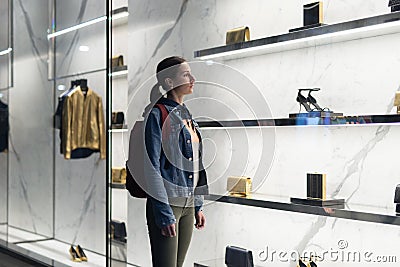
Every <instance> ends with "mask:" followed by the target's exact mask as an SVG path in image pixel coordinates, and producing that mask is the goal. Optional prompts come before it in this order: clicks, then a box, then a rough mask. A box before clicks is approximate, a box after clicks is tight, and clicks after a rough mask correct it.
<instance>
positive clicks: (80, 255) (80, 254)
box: [76, 245, 87, 261]
mask: <svg viewBox="0 0 400 267" xmlns="http://www.w3.org/2000/svg"><path fill="white" fill-rule="evenodd" d="M76 252H77V253H78V255H79V258H80V259H81V261H87V257H86V254H85V252H83V249H82V248H81V246H79V245H78V246H77V247H76Z"/></svg>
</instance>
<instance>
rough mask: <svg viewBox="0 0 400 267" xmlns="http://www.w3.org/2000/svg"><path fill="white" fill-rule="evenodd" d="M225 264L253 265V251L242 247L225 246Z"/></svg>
mask: <svg viewBox="0 0 400 267" xmlns="http://www.w3.org/2000/svg"><path fill="white" fill-rule="evenodd" d="M225 264H226V266H228V267H254V263H253V253H252V252H251V250H247V249H244V248H240V247H235V246H227V247H226V250H225Z"/></svg>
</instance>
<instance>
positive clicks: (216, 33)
mask: <svg viewBox="0 0 400 267" xmlns="http://www.w3.org/2000/svg"><path fill="white" fill-rule="evenodd" d="M308 2H309V1H305V0H304V1H289V0H285V1H278V0H273V1H252V3H247V2H246V3H243V1H176V0H170V1H156V0H154V1H133V0H132V1H129V6H130V8H131V7H134V9H133V10H140V12H137V15H136V16H131V17H130V19H129V33H130V38H129V47H130V48H131V47H134V49H130V50H129V58H130V62H135V65H134V66H130V72H129V76H128V78H129V102H128V111H129V112H128V113H129V115H130V116H129V118H130V119H129V120H130V121H129V123H128V124H130V125H133V122H134V121H135V120H136V119H138V118H140V114H141V111H142V110H143V108H144V107H145V106H146V104H147V102H148V94H149V91H150V89H151V87H152V85H153V84H154V83H155V79H154V73H155V68H156V65H157V63H158V62H159V61H160V60H161V59H163V58H164V57H167V56H171V55H181V56H184V57H186V58H187V59H188V60H192V59H193V51H195V50H200V49H204V48H209V47H214V46H220V45H223V44H224V43H225V33H226V31H227V30H228V29H232V28H235V27H238V26H242V25H247V26H249V27H250V30H251V39H257V38H262V37H267V36H272V35H276V34H282V33H287V32H288V30H289V29H291V28H296V27H299V26H301V25H302V5H303V4H305V3H308ZM388 12H389V8H388V7H387V1H384V0H379V1H372V0H368V1H361V0H357V1H332V0H326V1H324V15H325V23H327V24H334V23H338V22H343V21H347V20H353V19H358V18H364V17H368V16H375V15H380V14H384V13H388ZM399 38H400V34H390V35H385V36H379V37H372V38H366V39H361V40H353V41H347V42H343V43H335V44H329V45H324V46H317V47H310V48H304V49H298V50H293V51H286V52H282V53H274V54H268V55H261V56H257V57H251V58H243V59H239V60H229V61H226V62H222V63H225V64H227V65H228V67H227V68H226V69H221V70H219V71H217V72H210V71H209V69H201V68H199V69H196V70H195V71H197V72H194V75H195V76H196V77H197V78H198V81H207V80H208V81H215V79H218V78H219V79H218V80H217V81H218V83H220V84H221V85H225V86H226V87H227V88H229V89H232V91H234V92H238V94H239V96H241V97H242V99H250V100H249V101H247V102H248V103H252V104H251V105H249V106H250V107H252V108H254V109H257V111H258V113H257V112H256V114H260V113H261V114H263V112H264V114H263V115H264V116H268V115H272V117H275V118H285V117H288V114H289V113H294V112H298V109H299V105H298V103H296V95H297V89H298V88H302V87H321V88H322V90H321V91H320V92H316V93H314V97H316V98H317V100H318V102H319V103H320V105H321V106H323V107H329V108H331V109H333V110H334V111H337V112H343V113H345V114H346V115H362V114H388V113H394V109H393V107H392V105H393V97H394V93H395V91H397V90H398V88H399V81H398V78H397V74H396V70H397V69H399V67H400V66H399V62H400V60H399V55H398V53H393V51H397V45H396V44H397V43H398V41H399ZM229 68H233V69H235V70H237V75H236V76H235V75H232V74H231V75H227V73H229V71H228V69H229ZM210 69H211V67H210ZM207 71H208V72H207ZM238 75H241V76H243V77H244V78H243V79H241V80H239V81H238V78H237V77H238ZM246 80H248V81H251V83H252V84H253V85H252V86H253V87H254V88H250V89H249V86H246V85H248V84H250V83H246ZM238 84H239V85H242V86H237V85H238ZM260 95H261V96H262V97H263V98H264V99H265V102H266V103H267V104H266V105H265V107H264V106H260V104H258V102H257V100H258V101H259V100H260V97H257V96H260ZM204 96H207V97H208V99H207V100H204V99H202V97H204ZM187 99H188V100H189V101H188V102H189V103H188V104H189V107H190V108H191V110H193V113H194V115H195V116H196V117H202V116H203V117H208V118H214V119H237V118H248V117H249V116H250V114H251V113H249V110H248V109H246V108H245V107H246V106H245V105H244V104H243V103H245V101H238V99H237V98H235V97H232V95H230V94H229V93H228V90H225V91H223V92H221V90H216V89H215V87H213V86H210V85H204V84H202V83H198V84H196V87H195V93H194V94H193V95H192V96H191V97H188V98H187ZM252 101H253V102H252ZM253 103H254V104H253ZM224 105H225V106H226V107H225V108H223V107H224ZM204 106H206V107H207V108H206V110H204V108H202V107H204ZM232 107H233V108H232ZM263 108H264V110H263ZM268 110H270V112H268ZM399 130H400V128H399V127H398V126H395V125H390V126H389V125H383V126H382V125H374V126H350V125H349V126H331V127H280V128H276V129H274V128H262V129H261V130H260V129H246V131H245V132H246V135H247V136H248V137H247V140H246V138H244V137H243V138H242V137H241V136H242V135H243V131H244V130H241V129H204V130H203V131H202V132H203V135H204V136H205V137H206V139H207V142H205V150H207V152H206V160H208V161H209V163H210V166H209V168H208V173H209V176H210V180H211V181H213V182H214V180H215V182H214V183H213V184H212V190H215V191H217V192H220V191H223V189H224V183H225V181H224V179H216V177H219V176H221V177H226V176H227V175H229V174H232V175H236V174H238V173H243V174H246V175H251V176H253V175H254V176H253V177H254V178H255V179H261V178H260V177H262V178H265V176H266V175H267V174H268V176H267V177H266V180H265V182H264V183H263V185H262V186H261V187H260V188H259V189H258V192H262V193H266V194H274V195H281V196H287V197H289V196H295V195H296V196H303V195H304V194H305V175H306V173H307V172H314V171H320V172H326V173H327V174H328V177H327V178H328V196H330V197H344V198H346V199H347V200H348V201H349V203H359V204H365V205H371V206H377V207H389V208H393V203H392V201H393V193H394V187H395V185H396V184H397V183H398V180H399V177H398V174H397V172H396V165H395V162H396V161H395V155H396V154H395V153H396V152H395V151H397V146H398V145H397V143H398V142H396V139H395V138H396V137H397V136H398V133H397V132H398V131H399ZM260 133H261V135H260ZM240 140H246V142H244V141H242V142H240ZM238 141H239V142H238ZM260 143H261V144H263V145H260ZM271 143H272V144H271ZM265 144H267V145H265ZM272 147H274V148H275V149H276V150H275V152H274V150H273V149H272ZM207 153H208V154H207ZM264 154H265V155H266V156H265V157H266V158H263V156H264ZM239 156H240V157H241V158H240V157H239ZM245 157H246V158H248V159H249V160H248V164H247V165H246V164H245V165H243V158H245ZM272 158H273V159H274V161H273V164H272V165H271V164H269V162H268V160H270V161H272ZM265 159H268V160H265ZM260 162H261V163H262V164H264V165H260ZM229 166H233V167H229ZM227 167H228V171H227ZM270 168H271V169H270ZM269 170H270V172H268V171H269ZM261 180H263V179H261ZM378 184H379V186H378ZM128 209H129V210H128V262H131V263H137V264H140V265H144V266H147V265H149V264H150V249H149V241H148V237H147V229H146V222H145V216H144V201H141V200H135V199H132V198H131V199H130V200H129V201H128ZM205 213H206V215H207V219H208V223H207V227H206V229H205V230H204V231H202V232H200V231H195V232H194V237H193V242H192V244H191V248H190V251H189V253H188V256H187V261H186V263H185V266H192V264H193V262H194V261H198V260H207V259H212V258H217V257H219V258H220V257H223V256H224V249H225V246H226V245H228V244H231V245H238V246H243V247H246V248H249V249H252V250H253V253H254V256H255V261H256V263H258V264H261V266H269V265H271V263H268V262H267V263H268V264H267V263H266V262H261V260H260V259H259V258H258V257H257V256H258V255H257V252H259V251H260V250H261V249H263V248H265V246H266V245H268V246H270V247H271V248H273V249H276V250H290V249H296V250H297V251H299V252H303V251H306V250H311V249H320V250H323V249H326V250H329V249H330V248H332V249H337V245H338V242H339V240H346V241H347V242H348V244H349V249H354V250H364V251H366V250H368V251H371V252H374V253H375V254H378V255H379V254H381V255H383V254H384V255H392V254H393V255H396V253H397V252H396V251H395V249H394V247H396V246H395V243H396V240H397V239H398V236H399V229H398V227H394V226H388V225H383V224H373V223H363V222H358V221H350V220H344V219H332V218H326V217H320V216H314V215H306V214H297V213H289V212H283V211H272V210H267V209H260V208H251V207H240V206H234V205H228V204H214V205H208V206H207V207H206V209H205ZM382 243H385V244H386V243H387V244H389V245H388V247H386V246H382V245H381V244H382ZM143 244H145V245H143ZM392 248H393V249H392ZM398 256H399V255H397V257H398ZM273 264H274V266H292V267H294V266H295V264H293V263H289V262H286V263H285V262H274V263H273ZM354 264H355V263H349V262H332V261H329V262H328V261H327V262H324V263H323V266H348V265H352V266H353V265H354ZM363 264H364V265H363ZM321 266H322V263H321ZM358 266H365V262H364V263H358ZM388 266H389V265H388ZM390 266H393V265H390Z"/></svg>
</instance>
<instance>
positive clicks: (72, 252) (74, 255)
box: [69, 245, 82, 262]
mask: <svg viewBox="0 0 400 267" xmlns="http://www.w3.org/2000/svg"><path fill="white" fill-rule="evenodd" d="M69 254H70V255H71V259H72V261H74V262H81V261H82V260H81V259H80V257H79V255H78V253H77V252H76V250H75V249H74V247H73V246H72V245H71V247H70V248H69Z"/></svg>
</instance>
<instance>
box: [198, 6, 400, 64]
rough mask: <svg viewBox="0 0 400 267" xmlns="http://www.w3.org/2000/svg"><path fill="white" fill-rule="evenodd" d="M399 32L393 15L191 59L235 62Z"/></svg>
mask: <svg viewBox="0 0 400 267" xmlns="http://www.w3.org/2000/svg"><path fill="white" fill-rule="evenodd" d="M398 32H400V12H394V13H389V14H384V15H379V16H374V17H368V18H363V19H357V20H352V21H346V22H342V23H337V24H331V25H323V26H319V27H315V28H310V29H306V30H299V31H295V32H290V33H285V34H281V35H275V36H270V37H265V38H261V39H256V40H251V41H247V42H241V43H235V44H230V45H223V46H218V47H212V48H208V49H203V50H198V51H195V52H194V57H195V58H199V59H203V60H207V59H214V58H222V59H235V58H243V57H248V56H255V55H261V54H268V53H276V52H282V51H287V50H293V49H300V48H305V47H312V46H318V45H324V44H331V43H337V42H344V41H350V40H357V39H362V38H368V37H374V36H381V35H386V34H393V33H398Z"/></svg>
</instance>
